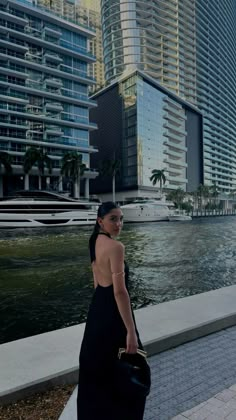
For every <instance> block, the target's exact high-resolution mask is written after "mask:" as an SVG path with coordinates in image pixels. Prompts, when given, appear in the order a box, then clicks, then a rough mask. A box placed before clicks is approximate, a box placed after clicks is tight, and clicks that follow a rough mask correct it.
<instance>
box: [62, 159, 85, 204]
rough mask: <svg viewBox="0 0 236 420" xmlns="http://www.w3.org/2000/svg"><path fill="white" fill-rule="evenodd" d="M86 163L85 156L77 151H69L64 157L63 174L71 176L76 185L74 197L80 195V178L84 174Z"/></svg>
mask: <svg viewBox="0 0 236 420" xmlns="http://www.w3.org/2000/svg"><path fill="white" fill-rule="evenodd" d="M85 169H86V165H85V164H84V163H83V156H82V155H80V154H78V153H77V152H75V151H73V152H67V153H65V154H64V156H63V158H62V166H61V174H62V175H64V176H66V177H68V178H70V179H71V181H72V183H73V186H74V197H75V198H79V197H80V179H81V177H82V176H83V174H84V171H85Z"/></svg>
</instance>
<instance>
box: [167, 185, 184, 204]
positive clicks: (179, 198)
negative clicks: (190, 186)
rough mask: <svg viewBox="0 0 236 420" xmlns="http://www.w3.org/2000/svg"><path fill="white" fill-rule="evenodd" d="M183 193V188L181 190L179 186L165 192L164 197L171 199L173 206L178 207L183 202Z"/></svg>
mask: <svg viewBox="0 0 236 420" xmlns="http://www.w3.org/2000/svg"><path fill="white" fill-rule="evenodd" d="M185 195H186V193H185V192H184V190H182V189H181V188H177V190H173V191H170V192H169V193H168V194H167V196H166V199H167V200H168V201H173V203H174V204H175V206H176V207H177V208H178V209H179V208H181V205H182V204H183V201H184V197H185Z"/></svg>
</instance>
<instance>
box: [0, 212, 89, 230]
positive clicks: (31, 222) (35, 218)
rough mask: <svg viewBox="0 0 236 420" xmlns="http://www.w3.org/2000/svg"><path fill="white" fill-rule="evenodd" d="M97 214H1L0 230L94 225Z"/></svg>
mask: <svg viewBox="0 0 236 420" xmlns="http://www.w3.org/2000/svg"><path fill="white" fill-rule="evenodd" d="M96 217H97V214H96V212H92V211H67V212H57V213H48V214H42V213H38V214H30V213H20V214H19V213H10V214H6V213H0V228H8V229H9V228H27V227H29V228H35V227H57V226H77V225H78V226H86V225H94V224H95V222H96Z"/></svg>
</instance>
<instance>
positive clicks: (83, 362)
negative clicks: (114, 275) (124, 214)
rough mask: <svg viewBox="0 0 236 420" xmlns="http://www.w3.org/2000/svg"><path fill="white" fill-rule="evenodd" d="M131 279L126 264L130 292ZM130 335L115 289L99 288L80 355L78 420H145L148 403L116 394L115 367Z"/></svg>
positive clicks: (88, 319) (111, 286) (92, 305)
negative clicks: (119, 350) (119, 308)
mask: <svg viewBox="0 0 236 420" xmlns="http://www.w3.org/2000/svg"><path fill="white" fill-rule="evenodd" d="M128 276H129V270H128V266H127V264H126V263H125V281H126V286H127V288H128ZM132 313H133V312H132ZM133 316H134V315H133ZM136 333H137V337H138V342H139V348H143V346H142V344H141V341H140V338H139V335H138V331H137V328H136ZM126 334H127V332H126V328H125V325H124V323H123V320H122V318H121V316H120V313H119V310H118V307H117V304H116V300H115V297H114V293H113V285H110V286H107V287H103V286H100V285H98V286H97V287H96V289H95V292H94V295H93V298H92V302H91V305H90V308H89V312H88V317H87V322H86V326H85V332H84V337H83V341H82V346H81V351H80V370H79V387H78V397H77V419H78V420H142V419H143V415H144V408H145V400H146V399H145V398H143V399H140V398H139V399H138V400H132V401H131V400H124V398H121V397H120V396H119V395H117V393H116V391H115V386H114V379H115V378H114V375H113V367H114V363H115V361H116V359H117V354H118V349H119V348H120V347H126Z"/></svg>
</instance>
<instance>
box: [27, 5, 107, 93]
mask: <svg viewBox="0 0 236 420" xmlns="http://www.w3.org/2000/svg"><path fill="white" fill-rule="evenodd" d="M35 1H37V5H38V6H41V7H44V8H47V9H49V10H52V11H53V12H54V13H56V14H58V15H60V16H63V17H64V18H65V19H68V20H70V21H74V22H76V23H79V24H81V25H84V26H86V27H89V28H91V29H93V30H94V32H95V36H94V37H93V38H91V39H90V40H89V41H88V42H89V50H90V51H91V53H92V54H93V55H94V56H95V57H96V61H95V62H93V63H90V64H89V66H88V71H89V74H90V76H91V77H93V78H94V79H95V80H96V84H95V85H92V86H91V88H90V90H91V91H94V90H98V89H100V88H102V87H103V86H104V84H105V79H104V62H103V48H102V25H101V7H100V0H35Z"/></svg>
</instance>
